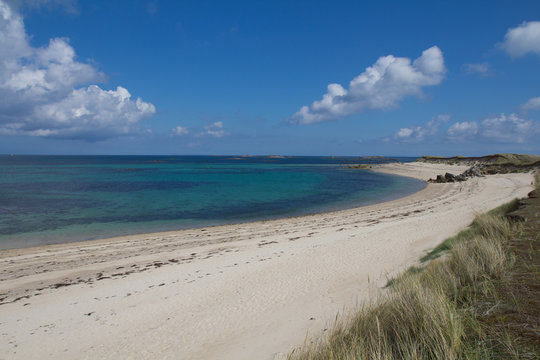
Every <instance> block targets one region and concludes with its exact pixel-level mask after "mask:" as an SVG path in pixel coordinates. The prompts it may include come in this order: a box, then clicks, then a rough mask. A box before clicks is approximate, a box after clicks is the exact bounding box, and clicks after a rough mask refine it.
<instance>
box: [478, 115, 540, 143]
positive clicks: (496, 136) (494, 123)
mask: <svg viewBox="0 0 540 360" xmlns="http://www.w3.org/2000/svg"><path fill="white" fill-rule="evenodd" d="M481 129H482V130H481V131H482V136H483V137H485V138H487V139H491V140H493V141H497V142H509V143H515V142H517V143H524V142H526V140H527V139H528V138H531V137H533V136H534V135H535V134H538V133H539V127H538V124H537V123H535V122H534V121H532V120H525V119H522V118H520V117H518V116H517V115H516V114H510V115H508V116H507V115H505V114H501V115H500V116H495V117H490V118H486V119H484V120H482V127H481Z"/></svg>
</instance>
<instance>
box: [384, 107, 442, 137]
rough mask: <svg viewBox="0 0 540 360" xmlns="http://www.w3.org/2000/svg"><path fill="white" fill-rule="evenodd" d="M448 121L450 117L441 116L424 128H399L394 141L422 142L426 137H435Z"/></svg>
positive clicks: (433, 119)
mask: <svg viewBox="0 0 540 360" xmlns="http://www.w3.org/2000/svg"><path fill="white" fill-rule="evenodd" d="M448 120H450V115H446V114H441V115H438V116H436V117H434V118H432V119H431V120H430V121H428V122H427V124H426V125H425V126H416V127H410V128H401V129H400V130H399V131H398V132H397V133H396V134H395V135H394V139H396V140H398V141H403V142H420V141H424V140H425V139H426V138H427V137H428V136H432V135H435V134H436V133H437V131H439V127H440V125H441V124H443V123H446V122H448Z"/></svg>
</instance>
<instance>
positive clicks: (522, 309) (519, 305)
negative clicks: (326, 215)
mask: <svg viewBox="0 0 540 360" xmlns="http://www.w3.org/2000/svg"><path fill="white" fill-rule="evenodd" d="M537 180H539V179H538V178H537ZM537 183H538V182H537ZM537 192H538V189H537ZM529 200H531V201H533V202H534V204H536V205H534V204H533V205H530V204H528V205H526V206H527V207H529V209H530V207H531V206H537V207H540V206H539V205H538V203H539V201H538V200H540V199H537V198H536V199H529ZM519 205H520V204H519V203H518V201H514V202H512V203H510V204H507V205H504V206H502V207H500V208H498V209H495V210H493V211H491V212H489V213H487V214H483V215H480V216H478V217H477V218H476V220H475V221H474V223H473V224H472V225H471V227H469V228H467V229H466V230H464V231H462V232H461V233H460V234H458V235H457V236H455V237H453V238H451V239H448V240H446V241H445V242H444V243H443V244H441V246H439V247H438V248H436V249H434V251H432V252H431V253H430V254H428V255H427V256H426V257H425V258H424V259H423V260H424V264H425V265H424V266H422V267H415V268H411V269H409V270H408V271H406V272H405V273H403V274H402V275H401V276H399V277H398V278H396V279H394V280H392V281H391V282H390V285H389V286H388V289H387V291H386V292H385V293H384V294H382V295H381V296H380V297H379V298H378V299H376V300H375V301H374V302H373V303H372V304H369V305H366V306H364V307H363V308H361V309H359V310H358V311H357V312H356V313H354V314H350V315H349V316H348V318H346V319H342V320H340V321H338V322H337V323H336V324H335V326H334V327H333V329H331V330H330V332H329V334H328V335H327V336H326V337H325V338H322V339H321V340H320V341H319V342H318V343H317V344H308V345H305V346H304V347H303V348H301V349H297V350H295V351H293V352H292V353H291V354H290V355H289V359H306V360H307V359H378V360H386V359H388V360H390V359H538V358H540V349H539V345H538V344H539V343H540V341H539V340H540V335H539V325H540V317H539V313H540V256H539V255H540V251H539V248H540V247H539V242H540V235H539V231H538V229H539V228H540V227H539V222H540V219H538V212H537V211H538V210H534V211H536V212H533V213H532V214H531V218H530V219H528V220H527V221H526V222H524V223H521V222H517V223H516V222H511V221H509V220H508V219H507V217H505V216H504V215H505V214H506V213H508V212H510V211H514V210H516V209H517V208H518V207H519ZM534 209H536V208H534ZM515 294H519V296H515Z"/></svg>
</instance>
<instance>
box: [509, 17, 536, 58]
mask: <svg viewBox="0 0 540 360" xmlns="http://www.w3.org/2000/svg"><path fill="white" fill-rule="evenodd" d="M501 47H502V48H503V49H504V50H505V51H506V52H507V53H508V54H509V55H510V56H511V57H520V56H524V55H525V54H527V53H530V52H532V53H536V54H537V55H540V21H525V22H523V23H521V25H519V26H518V27H515V28H511V29H508V31H507V32H506V35H505V36H504V41H503V43H502V44H501Z"/></svg>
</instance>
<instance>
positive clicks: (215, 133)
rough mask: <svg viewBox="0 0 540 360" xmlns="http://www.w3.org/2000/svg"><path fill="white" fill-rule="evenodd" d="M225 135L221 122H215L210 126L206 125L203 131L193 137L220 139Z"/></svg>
mask: <svg viewBox="0 0 540 360" xmlns="http://www.w3.org/2000/svg"><path fill="white" fill-rule="evenodd" d="M225 135H227V133H226V132H225V130H224V128H223V122H222V121H216V122H214V123H212V124H210V125H207V126H205V127H204V128H203V130H202V131H201V132H199V133H197V135H196V136H195V137H207V136H211V137H216V138H220V137H223V136H225Z"/></svg>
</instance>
